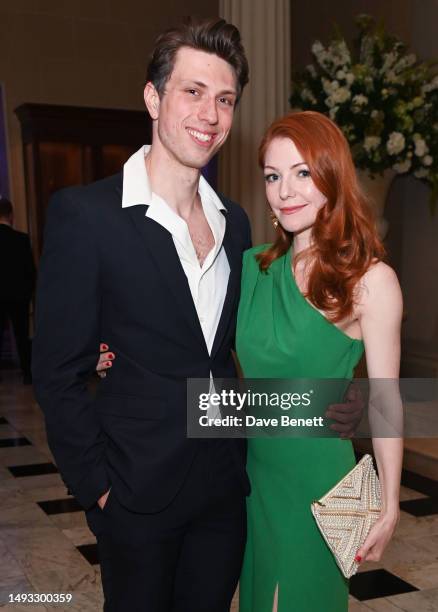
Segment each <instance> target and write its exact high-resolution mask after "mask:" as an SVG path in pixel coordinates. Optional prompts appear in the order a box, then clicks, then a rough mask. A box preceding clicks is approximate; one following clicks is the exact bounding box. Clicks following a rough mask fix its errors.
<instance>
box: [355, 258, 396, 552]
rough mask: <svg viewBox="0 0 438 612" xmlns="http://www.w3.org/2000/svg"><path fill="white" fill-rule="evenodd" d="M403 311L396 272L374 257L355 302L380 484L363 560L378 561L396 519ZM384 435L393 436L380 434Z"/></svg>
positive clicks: (363, 548)
mask: <svg viewBox="0 0 438 612" xmlns="http://www.w3.org/2000/svg"><path fill="white" fill-rule="evenodd" d="M402 312H403V300H402V294H401V290H400V285H399V283H398V280H397V276H396V274H395V272H394V271H393V270H392V269H391V268H390V267H389V266H387V265H386V264H384V263H382V262H379V263H377V264H376V265H375V266H373V268H371V269H370V270H369V271H368V272H367V274H366V275H365V276H364V278H363V279H362V288H361V297H360V305H359V307H358V316H359V322H360V326H361V330H362V336H363V340H364V344H365V355H366V361H367V368H368V376H369V379H370V402H369V413H368V416H369V421H370V425H371V431H372V435H373V448H374V454H375V457H376V462H377V468H378V472H379V479H380V483H381V488H382V513H381V515H380V518H379V520H378V521H377V522H376V524H375V526H374V527H373V529H372V530H371V531H370V533H369V535H368V537H367V539H366V541H365V542H364V544H363V546H362V547H361V548H360V549H359V550H358V553H357V554H358V558H359V557H361V559H362V560H368V561H378V560H380V558H381V555H382V553H383V550H384V548H385V547H386V545H387V544H388V542H389V540H390V538H391V536H392V534H393V532H394V529H395V527H396V524H397V522H398V519H399V493H400V478H401V469H402V459H403V439H402V423H403V407H402V402H401V398H400V393H399V387H398V377H399V369H400V326H401V319H402ZM382 379H386V380H382ZM389 435H391V436H392V437H383V436H389Z"/></svg>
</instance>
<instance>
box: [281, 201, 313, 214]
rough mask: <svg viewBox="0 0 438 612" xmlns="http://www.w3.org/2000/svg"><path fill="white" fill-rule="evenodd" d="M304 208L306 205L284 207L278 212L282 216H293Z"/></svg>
mask: <svg viewBox="0 0 438 612" xmlns="http://www.w3.org/2000/svg"><path fill="white" fill-rule="evenodd" d="M306 206H307V204H302V205H301V206H285V207H284V208H280V211H281V213H282V214H283V215H293V214H294V213H296V212H298V211H299V210H301V209H302V208H305V207H306Z"/></svg>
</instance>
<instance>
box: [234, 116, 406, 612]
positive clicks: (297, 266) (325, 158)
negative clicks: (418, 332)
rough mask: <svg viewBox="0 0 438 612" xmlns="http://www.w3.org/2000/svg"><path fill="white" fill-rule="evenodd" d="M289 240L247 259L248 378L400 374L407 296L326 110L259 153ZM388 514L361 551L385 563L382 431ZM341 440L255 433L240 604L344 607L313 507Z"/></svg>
mask: <svg viewBox="0 0 438 612" xmlns="http://www.w3.org/2000/svg"><path fill="white" fill-rule="evenodd" d="M259 162H260V165H261V167H262V168H263V171H264V176H265V184H266V196H267V200H268V202H269V206H270V209H271V213H272V216H273V222H274V225H275V226H276V232H277V239H276V241H275V242H274V244H273V245H264V246H261V247H260V246H259V247H255V248H253V249H251V250H249V251H247V252H246V253H245V255H244V266H243V276H242V279H243V280H242V292H241V299H240V305H239V314H238V323H237V343H236V347H237V354H238V356H239V360H240V363H241V366H242V369H243V373H244V375H245V377H248V378H258V377H264V378H270V377H273V378H285V379H287V378H304V377H305V378H339V379H349V378H351V377H352V376H353V370H354V367H355V366H356V365H357V363H358V361H359V359H360V357H361V356H362V353H363V350H364V348H365V354H366V360H367V367H368V375H369V377H370V378H397V377H398V375H399V356H400V341H399V337H400V321H401V314H402V298H401V293H400V288H399V285H398V282H397V278H396V276H395V274H394V272H393V271H392V270H391V269H390V268H389V267H388V266H387V265H386V264H384V263H383V262H382V261H381V259H382V256H383V248H382V246H381V244H380V242H379V240H378V237H377V235H376V231H375V227H374V224H373V222H372V219H371V218H370V214H369V212H368V208H367V205H366V202H365V201H364V198H363V196H362V194H361V193H360V191H359V188H358V186H357V182H356V175H355V169H354V165H353V162H352V159H351V155H350V151H349V147H348V144H347V142H346V140H345V138H344V136H343V135H342V132H341V131H340V130H339V129H338V128H337V127H336V125H335V124H334V123H333V122H332V121H330V120H329V119H328V118H327V117H325V116H324V115H321V114H319V113H314V112H304V113H296V114H291V115H288V116H286V117H284V118H282V119H279V120H277V121H275V122H274V123H273V124H272V125H271V126H270V127H269V128H268V130H267V132H266V134H265V136H264V138H263V141H262V143H261V145H260V149H259ZM373 444H374V452H375V456H376V460H377V465H378V471H379V475H380V480H381V485H382V492H383V511H382V514H381V516H380V518H379V520H378V522H377V523H376V525H375V526H374V527H373V529H372V531H371V532H370V534H369V536H368V538H367V540H366V541H365V543H364V546H363V547H362V548H361V549H360V550H358V551H357V555H358V559H361V560H378V559H379V558H380V556H381V554H382V551H383V549H384V548H385V546H386V544H387V543H388V541H389V539H390V537H391V535H392V533H393V531H394V528H395V526H396V523H397V520H398V514H399V510H398V494H399V482H400V472H401V458H402V442H401V440H400V439H397V438H392V439H378V438H376V439H374V440H373ZM354 463H355V461H354V454H353V448H352V445H351V442H349V441H345V440H340V439H328V438H320V439H316V438H313V439H310V438H307V439H306V438H298V439H284V438H283V439H279V438H276V439H273V438H271V439H266V438H258V439H257V438H255V439H250V440H249V441H248V464H247V469H248V474H249V476H250V480H251V485H252V493H251V496H250V498H249V499H248V539H247V547H246V553H245V560H244V566H243V571H242V577H241V583H240V611H241V612H266V611H269V612H270V611H271V610H274V611H276V610H278V611H280V612H289V611H290V612H292V611H294V612H295V611H298V610H299V611H300V612H304V611H309V612H310V611H312V612H313V611H314V612H319V611H322V610H324V612H342V611H343V610H345V611H346V610H347V608H348V581H347V580H345V579H344V577H343V576H342V574H341V572H340V570H339V569H338V567H337V565H336V563H335V561H334V558H333V556H332V554H331V552H330V550H329V549H328V547H327V546H326V544H325V542H324V541H323V539H322V537H321V534H320V533H319V530H318V528H317V526H316V524H315V521H314V519H313V516H312V514H311V512H310V504H311V502H312V501H313V500H315V499H318V498H319V497H321V496H322V495H323V494H324V493H326V492H327V491H328V490H329V489H330V488H331V487H333V486H334V485H335V484H336V483H337V482H338V481H339V480H340V479H341V478H342V477H343V476H344V475H345V474H346V473H347V472H348V471H349V470H350V469H351V468H352V467H353V466H354Z"/></svg>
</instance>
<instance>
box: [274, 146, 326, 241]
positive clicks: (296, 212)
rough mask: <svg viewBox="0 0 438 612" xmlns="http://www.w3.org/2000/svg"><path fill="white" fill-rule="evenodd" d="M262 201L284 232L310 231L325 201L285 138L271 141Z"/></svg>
mask: <svg viewBox="0 0 438 612" xmlns="http://www.w3.org/2000/svg"><path fill="white" fill-rule="evenodd" d="M263 172H264V176H265V186H266V197H267V199H268V202H269V205H270V207H271V209H272V212H273V213H274V215H275V216H276V217H277V219H278V221H279V223H280V224H281V226H282V227H283V229H285V230H286V231H288V232H293V233H294V234H297V233H300V232H302V231H304V230H307V229H309V228H311V227H312V225H313V224H314V223H315V219H316V215H317V213H318V211H319V210H320V209H321V208H322V207H323V206H324V204H325V203H326V201H327V198H326V197H325V196H324V195H323V194H322V193H321V192H320V191H318V189H317V188H316V186H315V183H314V182H313V180H312V177H311V176H310V170H309V166H308V165H307V164H306V162H305V161H304V159H303V158H302V156H301V154H300V153H299V152H298V150H297V148H296V146H295V144H294V143H293V141H292V140H290V139H289V138H274V140H272V141H271V143H270V144H269V146H268V148H267V150H266V155H265V165H264V170H263Z"/></svg>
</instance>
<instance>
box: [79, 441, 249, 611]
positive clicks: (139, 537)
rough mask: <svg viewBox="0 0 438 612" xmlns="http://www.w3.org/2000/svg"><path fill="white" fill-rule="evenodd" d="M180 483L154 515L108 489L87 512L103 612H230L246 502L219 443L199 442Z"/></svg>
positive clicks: (243, 535) (226, 447) (230, 461)
mask: <svg viewBox="0 0 438 612" xmlns="http://www.w3.org/2000/svg"><path fill="white" fill-rule="evenodd" d="M201 443H202V445H201V449H200V451H199V452H198V454H197V455H196V457H195V460H194V463H193V465H192V467H191V470H190V472H189V474H188V477H187V479H186V482H185V483H184V485H183V487H182V489H181V490H180V491H179V493H178V494H177V496H176V497H175V499H174V500H173V501H172V503H171V504H170V505H169V506H168V507H167V508H166V509H164V510H162V511H161V512H158V513H156V514H136V513H133V512H131V511H129V510H128V509H126V508H125V507H124V506H123V500H121V499H118V498H117V496H116V494H115V492H110V495H109V497H108V501H107V503H106V505H105V508H104V509H103V510H100V508H99V507H98V506H96V507H94V508H93V509H91V510H90V511H88V512H87V519H88V522H89V525H90V527H91V529H92V531H93V532H94V533H95V535H96V537H97V542H98V551H99V559H100V564H101V571H102V584H103V590H104V594H105V607H104V610H105V612H126V610H129V612H140V611H141V612H146V611H147V612H229V609H230V604H231V599H232V597H233V594H234V591H235V589H236V586H237V582H238V579H239V575H240V570H241V565H242V558H243V551H244V546H245V540H246V513H245V497H244V493H243V489H242V485H241V483H240V481H239V480H238V477H237V475H236V467H235V465H234V463H233V458H232V457H231V456H230V449H229V445H228V442H227V441H226V440H201Z"/></svg>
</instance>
